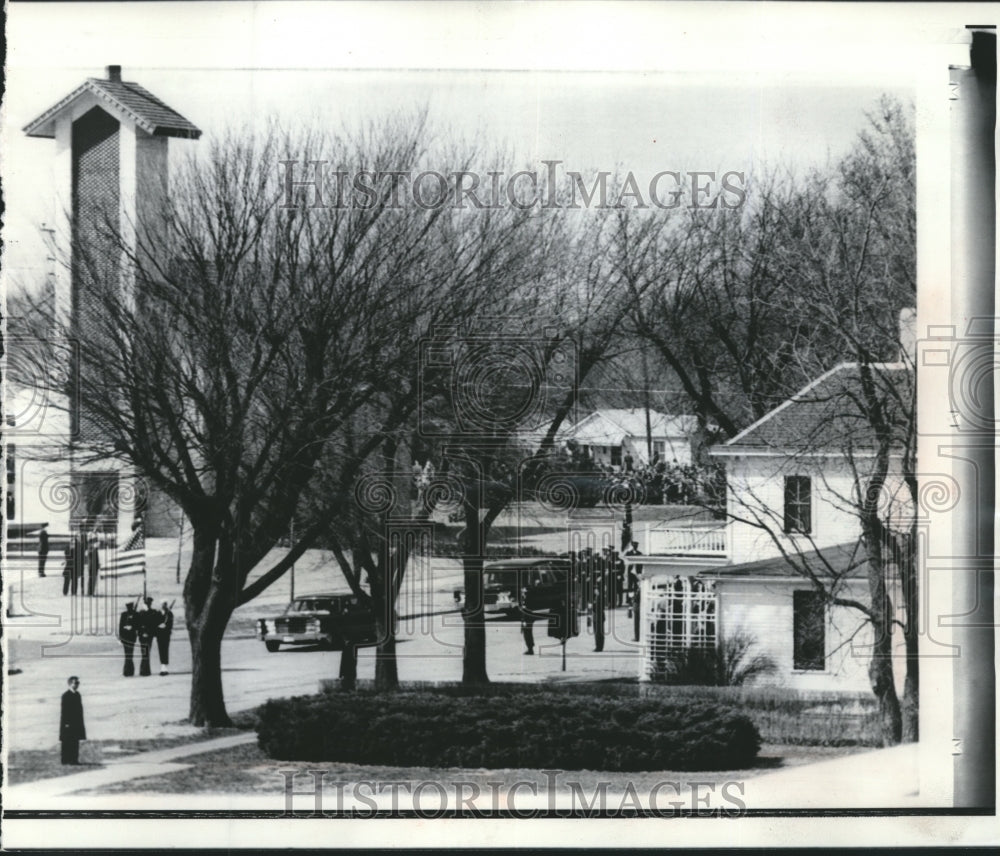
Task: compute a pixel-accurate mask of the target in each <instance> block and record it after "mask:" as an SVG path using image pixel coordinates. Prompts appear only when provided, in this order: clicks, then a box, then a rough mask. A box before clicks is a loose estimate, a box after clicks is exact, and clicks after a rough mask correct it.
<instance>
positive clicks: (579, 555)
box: [521, 541, 642, 654]
mask: <svg viewBox="0 0 1000 856" xmlns="http://www.w3.org/2000/svg"><path fill="white" fill-rule="evenodd" d="M641 555H642V553H641V552H640V550H639V542H638V541H632V542H630V544H629V548H628V549H627V550H626V551H625V552H624V553H620V552H619V551H618V550H616V549H615V548H614V547H610V546H607V547H604V549H603V550H594V549H593V548H591V547H587V548H586V549H583V550H578V551H575V552H569V553H564V554H563V555H562V557H561V558H564V559H569V563H570V592H571V595H570V600H571V604H572V606H573V608H574V610H576V611H577V612H581V613H586V614H587V615H588V616H589V618H588V620H595V621H596V620H599V618H598V616H601V615H603V613H604V611H605V610H606V609H617V608H619V607H622V606H626V605H627V606H628V607H629V609H630V610H632V615H633V617H634V618H635V621H634V636H635V640H636V641H638V639H639V580H640V577H641V575H642V565H641V564H638V563H636V562H629V563H626V562H625V561H624V559H623V556H641ZM532 624H533V621H531V620H530V619H525V620H524V621H522V622H521V634H522V636H523V637H524V644H525V652H524V653H525V654H533V653H534V648H535V637H534V631H533V628H532ZM597 635H598V636H603V634H597ZM598 645H599V646H601V645H603V641H598ZM597 650H601V649H600V647H598V649H597Z"/></svg>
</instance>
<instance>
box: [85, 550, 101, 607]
mask: <svg viewBox="0 0 1000 856" xmlns="http://www.w3.org/2000/svg"><path fill="white" fill-rule="evenodd" d="M100 571H101V554H100V552H99V551H98V549H97V536H96V535H91V536H90V538H89V539H88V540H87V594H88V596H90V597H94V596H95V595H96V594H97V575H98V574H99V573H100Z"/></svg>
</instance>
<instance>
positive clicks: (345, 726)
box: [257, 690, 760, 771]
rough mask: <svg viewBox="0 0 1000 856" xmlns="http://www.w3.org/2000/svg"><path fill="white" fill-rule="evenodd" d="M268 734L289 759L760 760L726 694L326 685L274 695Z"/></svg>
mask: <svg viewBox="0 0 1000 856" xmlns="http://www.w3.org/2000/svg"><path fill="white" fill-rule="evenodd" d="M257 735H258V743H259V745H260V747H261V749H262V750H263V751H264V752H265V753H266V754H267V755H269V756H270V757H272V758H278V759H281V760H286V761H306V760H308V761H339V762H344V763H357V764H370V765H394V766H422V767H434V766H451V767H529V768H542V767H552V768H556V769H564V770H580V769H593V770H607V771H639V770H721V769H738V768H742V767H747V766H750V765H751V764H752V763H753V761H754V759H755V758H756V756H757V752H758V751H759V749H760V735H759V733H758V731H757V728H756V727H755V726H754V725H753V723H752V722H751V721H750V720H749V719H748V718H747V717H746V716H745V715H743V714H742V713H740V712H738V711H736V710H735V709H733V708H732V707H731V706H729V705H726V704H718V703H714V702H710V703H705V702H699V701H694V702H683V701H682V702H677V703H674V702H670V701H664V700H660V699H656V698H634V697H627V698H615V697H609V696H604V695H589V696H588V695H583V694H579V693H573V694H568V693H561V692H552V691H547V690H540V691H538V692H535V693H533V694H525V693H518V692H512V693H496V692H491V693H488V694H484V695H461V694H455V693H441V692H401V693H392V694H380V693H374V692H356V693H326V694H322V695H318V696H302V697H298V698H292V699H280V700H271V701H269V702H267V704H266V705H264V707H263V708H261V712H260V720H259V723H258V726H257Z"/></svg>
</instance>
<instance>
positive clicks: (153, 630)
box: [118, 597, 174, 678]
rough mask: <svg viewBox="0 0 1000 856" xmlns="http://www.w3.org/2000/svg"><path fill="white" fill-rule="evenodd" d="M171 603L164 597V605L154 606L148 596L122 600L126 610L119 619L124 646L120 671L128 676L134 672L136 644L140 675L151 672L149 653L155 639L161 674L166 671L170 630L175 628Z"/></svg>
mask: <svg viewBox="0 0 1000 856" xmlns="http://www.w3.org/2000/svg"><path fill="white" fill-rule="evenodd" d="M136 604H138V607H137V605H136ZM171 606H172V604H168V603H167V602H166V601H163V605H162V606H161V607H160V608H159V609H156V608H154V606H153V598H151V597H146V598H140V599H139V600H138V601H137V602H131V601H130V602H129V603H126V604H125V611H124V612H122V614H121V616H120V617H119V619H118V638H119V639H120V640H121V643H122V647H123V648H124V649H125V666H124V669H123V670H122V674H123V675H124V676H125V677H126V678H131V677H132V676H133V675H134V674H135V660H134V657H135V649H136V647H137V646H138V648H139V675H140V677H145V676H147V675H150V674H152V670H151V669H150V665H149V654H150V649H151V648H152V646H153V641H154V640H155V641H156V650H157V654H158V656H159V659H160V674H161V675H166V674H169V672H168V666H169V665H170V634H171V633H173V630H174V613H173V612H172V610H171Z"/></svg>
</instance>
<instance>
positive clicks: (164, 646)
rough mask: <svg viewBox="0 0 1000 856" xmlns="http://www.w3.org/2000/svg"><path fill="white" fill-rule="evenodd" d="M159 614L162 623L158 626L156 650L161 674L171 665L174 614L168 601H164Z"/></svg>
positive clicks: (164, 673)
mask: <svg viewBox="0 0 1000 856" xmlns="http://www.w3.org/2000/svg"><path fill="white" fill-rule="evenodd" d="M159 616H160V623H159V625H157V628H156V651H157V653H158V654H159V655H160V674H161V675H166V674H167V666H169V665H170V634H171V633H172V632H173V629H174V614H173V612H171V610H170V604H168V603H167V602H166V601H163V608H162V609H161V610H160V612H159Z"/></svg>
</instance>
